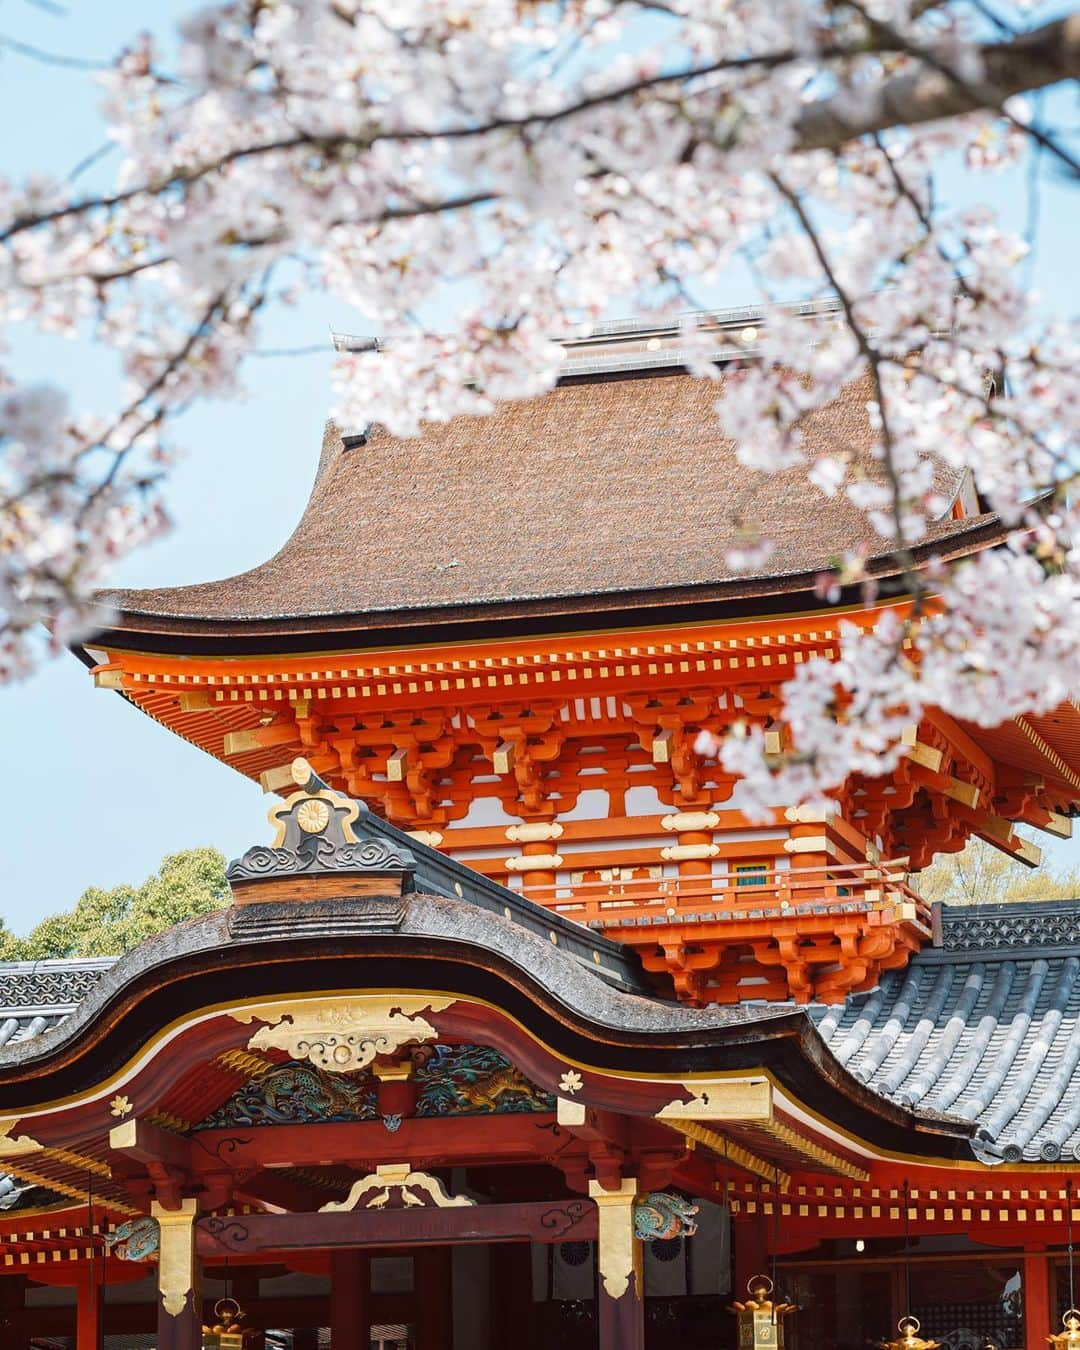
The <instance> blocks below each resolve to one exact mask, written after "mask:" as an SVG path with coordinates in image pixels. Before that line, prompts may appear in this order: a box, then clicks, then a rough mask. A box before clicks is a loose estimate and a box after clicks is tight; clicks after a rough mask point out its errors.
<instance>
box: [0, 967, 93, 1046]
mask: <svg viewBox="0 0 1080 1350" xmlns="http://www.w3.org/2000/svg"><path fill="white" fill-rule="evenodd" d="M117 959H118V958H117V957H115V956H99V957H73V958H71V959H70V960H53V961H4V962H0V1049H2V1048H3V1047H4V1046H6V1045H17V1044H18V1042H19V1041H25V1040H29V1039H30V1037H31V1036H38V1035H40V1034H41V1032H43V1031H48V1030H50V1029H51V1028H52V1027H56V1026H59V1025H60V1023H61V1022H62V1021H63V1020H64V1018H65V1017H67V1016H68V1015H69V1014H70V1013H73V1012H74V1011H75V1009H76V1008H77V1007H78V1006H79V1004H80V1003H81V1002H82V1000H83V999H84V998H85V997H86V995H87V994H88V993H89V992H90V990H91V989H93V987H94V986H95V985H96V984H97V982H98V980H100V979H101V977H102V975H104V973H105V972H106V971H107V970H109V969H110V968H111V967H112V966H114V965H115V964H116V962H117Z"/></svg>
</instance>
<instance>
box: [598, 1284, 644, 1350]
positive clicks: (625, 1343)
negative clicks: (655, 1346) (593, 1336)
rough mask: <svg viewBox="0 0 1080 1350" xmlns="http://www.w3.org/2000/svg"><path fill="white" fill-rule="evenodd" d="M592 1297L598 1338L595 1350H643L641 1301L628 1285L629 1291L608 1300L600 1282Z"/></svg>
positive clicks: (633, 1287) (635, 1288)
mask: <svg viewBox="0 0 1080 1350" xmlns="http://www.w3.org/2000/svg"><path fill="white" fill-rule="evenodd" d="M596 1297H597V1299H598V1303H597V1308H596V1311H597V1314H598V1321H599V1324H600V1334H599V1336H598V1338H597V1347H598V1350H645V1300H644V1299H643V1298H642V1297H641V1295H640V1293H639V1292H638V1288H637V1281H636V1280H631V1281H630V1288H629V1289H627V1291H626V1293H625V1294H623V1295H621V1297H619V1298H612V1297H611V1295H610V1294H609V1293H608V1292H607V1290H606V1288H605V1287H604V1281H603V1280H601V1281H600V1283H599V1286H598V1287H597V1291H596Z"/></svg>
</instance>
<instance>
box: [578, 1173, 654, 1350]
mask: <svg viewBox="0 0 1080 1350" xmlns="http://www.w3.org/2000/svg"><path fill="white" fill-rule="evenodd" d="M589 1195H590V1196H591V1197H592V1199H593V1200H594V1201H595V1202H596V1207H597V1209H598V1211H599V1225H600V1226H599V1234H598V1238H597V1243H596V1275H597V1279H596V1314H597V1322H598V1324H599V1336H598V1337H597V1347H598V1350H645V1278H644V1274H643V1272H642V1267H641V1243H640V1242H639V1241H638V1240H637V1238H636V1237H635V1236H634V1201H635V1198H636V1196H637V1181H636V1180H635V1179H634V1178H633V1177H624V1178H623V1179H622V1182H621V1183H620V1185H619V1188H618V1190H608V1189H607V1188H605V1187H604V1186H602V1185H601V1184H600V1182H599V1181H590V1182H589Z"/></svg>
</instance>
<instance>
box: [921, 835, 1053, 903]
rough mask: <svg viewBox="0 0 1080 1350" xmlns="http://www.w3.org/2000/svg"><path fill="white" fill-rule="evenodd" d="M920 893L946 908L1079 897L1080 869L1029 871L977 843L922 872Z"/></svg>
mask: <svg viewBox="0 0 1080 1350" xmlns="http://www.w3.org/2000/svg"><path fill="white" fill-rule="evenodd" d="M918 882H919V891H920V893H921V894H922V895H923V897H924V898H925V899H927V900H941V901H942V902H943V903H945V904H947V905H995V904H1001V903H1003V902H1006V901H1007V902H1010V903H1013V902H1019V901H1025V900H1075V899H1080V868H1078V867H1054V866H1052V865H1050V864H1049V863H1046V864H1043V865H1042V866H1041V867H1037V868H1028V867H1025V866H1024V865H1023V864H1022V863H1018V862H1016V860H1015V859H1013V858H1010V857H1009V856H1008V855H1007V854H1005V853H1002V852H1001V850H1000V849H996V848H992V847H991V846H990V845H989V844H984V843H983V842H982V840H981V839H973V840H972V841H971V843H970V844H968V846H967V848H965V849H964V850H963V851H962V852H961V853H946V854H942V855H941V856H940V857H938V858H936V859H935V860H934V862H933V863H932V864H931V865H930V866H929V867H928V868H926V869H925V871H923V872H920V873H919V876H918Z"/></svg>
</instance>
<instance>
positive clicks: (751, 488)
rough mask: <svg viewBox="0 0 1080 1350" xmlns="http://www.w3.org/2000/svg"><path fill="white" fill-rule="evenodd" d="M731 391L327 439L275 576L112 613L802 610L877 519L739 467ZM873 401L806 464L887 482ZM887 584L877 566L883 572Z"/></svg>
mask: <svg viewBox="0 0 1080 1350" xmlns="http://www.w3.org/2000/svg"><path fill="white" fill-rule="evenodd" d="M729 378H730V376H728V375H725V376H722V377H721V378H720V379H719V380H718V381H716V382H713V381H709V380H701V379H695V378H692V377H691V376H689V375H687V374H685V373H683V372H681V371H679V370H674V371H656V370H653V371H649V372H641V371H639V372H627V373H626V374H625V375H624V376H623V377H621V378H615V377H611V376H606V377H603V378H588V379H573V380H568V381H565V382H564V383H562V384H560V385H559V386H557V387H556V388H554V389H552V390H550V391H549V392H547V393H545V394H542V395H540V396H539V397H537V398H534V399H529V400H524V401H519V402H514V403H508V404H502V405H500V406H499V407H497V408H496V410H495V411H494V412H493V413H492V414H491V416H489V417H457V418H455V419H453V420H452V421H450V422H448V423H445V424H440V425H429V426H427V427H426V428H425V429H424V431H423V433H422V434H421V435H420V436H419V437H417V438H415V439H399V438H397V437H394V436H391V435H389V434H388V433H387V432H386V431H385V430H383V429H381V428H378V427H375V428H373V429H371V430H370V432H369V434H368V435H367V436H366V437H365V438H359V437H348V436H346V437H345V438H344V440H343V439H342V437H341V435H340V434H339V432H338V431H337V429H336V428H334V427H333V426H331V427H328V429H327V433H326V437H325V440H324V445H323V453H322V459H321V462H320V466H319V472H318V476H317V478H316V482H315V486H314V489H313V491H312V494H311V499H310V501H309V502H308V505H307V508H306V510H305V512H304V515H303V518H302V519H301V521H300V523H299V525H298V526H297V528H296V530H295V531H294V533H293V535H292V537H291V538H290V539H289V540H288V542H287V543H286V544H285V546H284V547H283V548H282V549H281V551H280V552H279V553H277V554H276V555H275V556H274V557H273V558H271V559H270V560H269V561H268V562H266V563H263V564H262V565H261V566H259V567H256V568H254V569H252V570H251V571H249V572H244V573H241V574H240V575H239V576H235V577H230V578H227V579H225V580H222V581H213V582H207V583H204V584H201V585H193V586H183V587H175V588H170V589H160V590H138V591H133V590H125V591H107V592H103V593H102V595H101V599H102V600H103V602H105V603H107V604H109V605H111V606H114V607H115V608H116V609H118V610H119V611H120V613H121V624H122V626H123V627H125V628H134V629H140V628H147V629H150V630H156V629H158V628H162V629H163V630H168V629H170V628H171V629H173V630H177V629H181V630H182V629H184V628H191V627H192V626H193V625H194V627H195V629H196V630H197V629H199V626H200V625H201V626H203V631H205V630H206V628H207V627H208V628H210V629H213V628H215V627H216V628H219V629H220V628H221V627H234V628H235V627H243V628H244V629H245V630H246V631H249V632H250V631H253V630H254V628H255V627H256V626H259V625H262V626H263V631H283V630H291V629H294V628H296V627H298V626H299V627H302V626H304V624H305V622H306V624H307V626H308V627H312V626H314V625H313V623H312V621H313V620H322V621H323V623H324V624H325V625H326V626H327V627H341V626H344V623H345V621H349V623H348V626H351V627H352V628H354V629H355V628H364V627H366V626H369V625H371V624H372V620H373V618H374V617H376V616H388V615H397V616H404V617H402V618H401V621H402V622H407V623H418V622H422V621H424V619H425V618H446V617H453V616H454V615H460V614H462V613H464V612H466V611H471V612H472V613H474V614H475V612H476V611H477V610H480V611H484V612H497V613H498V614H500V615H506V614H536V613H544V612H556V611H565V610H566V609H568V608H578V609H584V608H587V607H588V605H587V604H585V603H584V602H586V601H592V602H594V603H595V601H596V600H597V598H598V597H609V606H610V603H611V598H614V597H618V603H619V604H620V605H624V604H626V603H629V601H630V599H631V598H632V597H635V596H644V595H650V596H662V597H675V598H677V599H681V600H687V599H695V598H697V599H700V598H702V597H703V596H704V595H705V594H710V595H711V594H717V595H722V596H724V597H729V598H736V597H739V596H750V595H753V596H756V595H764V594H769V593H777V592H791V591H797V590H807V589H809V588H811V587H812V585H813V581H814V577H815V575H816V574H817V573H818V572H819V571H820V570H821V569H822V568H823V567H825V566H827V565H828V564H829V563H830V560H832V559H835V557H836V556H838V555H840V554H842V553H843V552H844V551H845V550H847V549H852V548H856V547H858V546H859V544H860V543H862V542H864V541H866V542H871V540H870V538H869V536H870V530H869V526H868V524H867V520H866V517H865V516H864V515H863V513H862V512H860V511H859V510H857V509H856V508H855V507H854V506H853V505H852V504H851V503H850V502H849V501H848V500H847V498H846V496H845V495H844V494H843V493H839V494H837V495H835V496H833V497H824V496H820V495H816V494H814V491H813V489H808V487H807V482H806V477H805V472H804V471H802V470H798V469H795V470H791V471H788V472H785V473H782V474H779V475H775V476H774V475H766V474H760V473H756V472H754V471H752V470H749V469H747V468H745V467H744V466H743V465H741V464H740V463H739V461H738V459H737V458H736V455H735V449H734V444H733V442H732V441H730V440H728V439H726V438H725V437H724V436H722V435H721V433H720V429H719V425H718V422H717V418H716V412H715V403H716V401H717V397H718V396H719V397H723V392H724V388H725V384H726V381H727V380H728V379H729ZM869 397H870V390H869V387H868V385H866V384H864V383H856V384H853V385H851V386H849V387H848V388H847V389H846V390H845V391H844V392H843V394H842V395H841V396H840V397H839V398H838V399H837V400H836V401H835V402H834V403H832V404H831V405H829V406H828V407H827V408H825V409H823V410H821V411H820V412H818V413H816V414H814V415H813V416H811V417H809V418H808V419H807V422H806V424H805V431H804V434H805V448H806V452H807V454H808V456H809V457H810V458H811V459H812V458H813V457H815V456H817V455H819V454H822V453H826V452H831V453H834V454H839V455H843V456H847V457H849V459H850V467H849V474H850V475H852V476H856V475H867V474H874V473H875V472H876V471H877V470H876V466H875V465H874V462H873V461H872V459H871V457H870V448H871V442H872V436H871V430H870V424H869V420H868V417H867V412H866V405H867V402H868V400H869ZM944 490H945V493H946V495H947V496H948V495H950V493H951V492H952V491H954V490H955V484H954V485H953V487H952V488H950V487H949V486H948V485H945V487H944ZM993 523H994V518H993V517H990V516H978V517H973V518H971V519H969V520H966V521H964V522H963V523H962V524H961V523H958V522H956V521H954V520H952V519H944V520H942V521H940V522H938V523H937V524H936V525H935V526H934V527H933V528H932V530H931V534H930V538H929V540H928V541H927V543H928V545H929V546H934V547H940V548H943V549H944V550H945V551H946V552H950V553H955V552H966V551H968V550H969V549H971V548H974V547H978V546H979V545H980V544H981V543H983V542H985V540H982V538H981V535H980V530H983V531H984V530H985V527H986V526H987V525H993ZM757 531H760V532H762V533H764V534H767V535H768V537H769V538H770V539H771V540H772V541H773V544H774V552H773V554H772V556H771V557H770V559H769V560H768V563H767V565H766V566H765V567H764V568H762V569H761V570H760V571H758V572H756V573H753V574H751V575H736V574H734V573H732V572H731V571H730V570H729V569H728V568H727V567H726V565H725V561H724V559H725V555H726V552H727V550H728V549H729V548H732V547H736V546H738V545H739V544H740V543H743V542H745V539H746V537H747V533H750V534H753V533H755V532H757ZM892 568H893V564H892V563H891V561H890V560H889V559H888V558H887V557H884V556H883V557H882V558H881V560H880V562H879V569H878V570H880V571H882V572H888V571H890V570H892ZM575 601H576V604H575V603H571V602H575ZM365 616H366V617H365ZM381 622H382V623H385V622H386V620H385V618H383V620H382V621H381Z"/></svg>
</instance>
